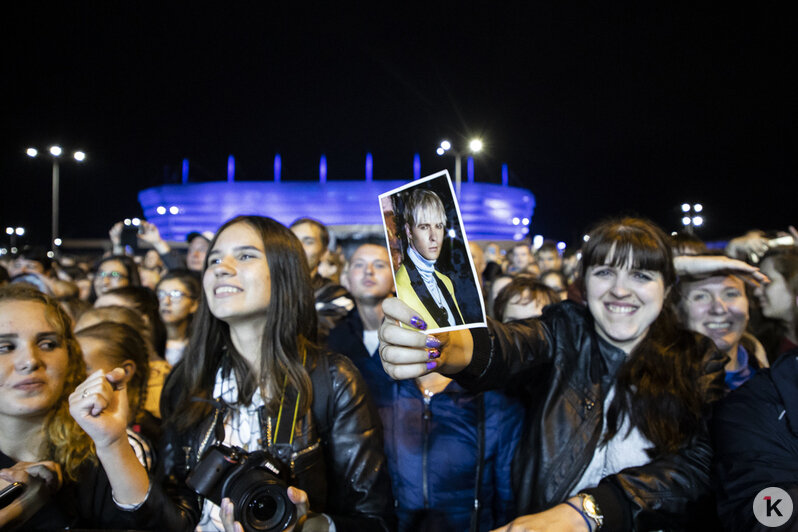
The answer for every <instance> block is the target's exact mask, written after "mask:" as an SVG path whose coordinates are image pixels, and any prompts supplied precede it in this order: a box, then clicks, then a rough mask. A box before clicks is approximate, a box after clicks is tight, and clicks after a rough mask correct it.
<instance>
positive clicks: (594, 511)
mask: <svg viewBox="0 0 798 532" xmlns="http://www.w3.org/2000/svg"><path fill="white" fill-rule="evenodd" d="M578 496H579V497H581V498H582V511H583V512H585V515H586V516H588V517H589V518H591V519H592V520H593V521H595V522H596V525H597V526H596V530H598V529H599V528H601V525H603V524H604V516H603V515H602V514H601V510H599V507H598V504H596V499H595V497H593V496H592V495H590V494H587V493H579V494H578Z"/></svg>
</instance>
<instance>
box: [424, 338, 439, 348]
mask: <svg viewBox="0 0 798 532" xmlns="http://www.w3.org/2000/svg"><path fill="white" fill-rule="evenodd" d="M440 346H441V341H440V340H438V339H437V338H435V337H434V336H427V347H434V348H436V349H437V348H438V347H440Z"/></svg>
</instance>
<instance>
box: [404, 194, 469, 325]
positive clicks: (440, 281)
mask: <svg viewBox="0 0 798 532" xmlns="http://www.w3.org/2000/svg"><path fill="white" fill-rule="evenodd" d="M404 230H405V236H406V237H407V249H406V250H405V258H404V262H402V266H401V267H400V268H399V270H397V272H396V290H397V295H398V296H399V299H401V300H402V301H404V302H405V303H407V304H408V305H410V307H412V308H413V309H414V310H416V311H417V312H418V313H419V317H420V318H421V319H423V320H424V321H425V322H426V323H427V327H428V328H430V329H439V328H442V327H451V326H455V325H462V324H463V316H462V314H461V313H460V307H459V306H458V304H457V299H456V298H455V296H454V286H453V284H452V281H451V279H449V278H448V277H447V276H446V275H444V274H442V273H440V272H439V271H437V270H436V269H435V262H436V261H437V260H438V257H439V256H440V254H441V250H442V249H443V244H444V235H445V232H446V210H445V209H444V207H443V202H442V201H441V199H440V198H439V197H438V195H437V194H435V193H434V192H431V191H429V190H423V189H418V188H417V189H414V190H412V191H411V192H409V193H408V194H407V195H406V197H405V205H404Z"/></svg>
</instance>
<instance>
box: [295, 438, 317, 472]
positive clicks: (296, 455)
mask: <svg viewBox="0 0 798 532" xmlns="http://www.w3.org/2000/svg"><path fill="white" fill-rule="evenodd" d="M319 445H321V440H319V441H317V442H316V443H314V444H313V445H311V446H310V447H305V448H304V449H300V450H299V451H295V452H293V453H291V471H293V470H294V463H295V462H296V459H297V458H299V457H300V456H302V455H303V454H307V453H309V452H311V451H315V450H316V449H318V448H319Z"/></svg>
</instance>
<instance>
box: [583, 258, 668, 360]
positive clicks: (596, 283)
mask: <svg viewBox="0 0 798 532" xmlns="http://www.w3.org/2000/svg"><path fill="white" fill-rule="evenodd" d="M626 264H627V265H631V264H633V261H632V260H631V257H630V260H629V261H627V262H626ZM585 289H586V292H587V294H586V295H587V305H588V308H589V309H590V313H591V314H592V315H593V318H594V319H595V326H596V331H597V332H598V334H599V336H601V337H602V338H604V339H605V340H606V341H608V342H609V343H610V344H612V345H614V346H615V347H618V348H619V349H621V350H623V351H624V352H626V353H627V354H628V353H631V351H632V349H634V348H635V346H636V345H637V344H639V343H640V341H641V340H642V339H643V338H645V336H646V334H647V333H648V329H649V327H651V324H652V323H653V322H654V320H655V319H657V316H659V313H660V312H661V311H662V306H663V304H664V301H665V292H666V290H665V283H664V280H663V276H662V273H660V272H657V271H653V270H643V269H635V268H630V267H628V266H613V265H612V260H611V257H610V258H608V260H607V264H603V265H596V266H590V267H588V268H587V275H586V279H585Z"/></svg>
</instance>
